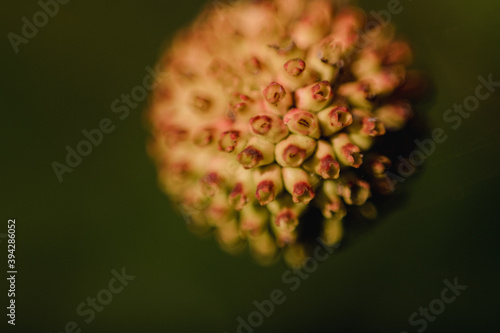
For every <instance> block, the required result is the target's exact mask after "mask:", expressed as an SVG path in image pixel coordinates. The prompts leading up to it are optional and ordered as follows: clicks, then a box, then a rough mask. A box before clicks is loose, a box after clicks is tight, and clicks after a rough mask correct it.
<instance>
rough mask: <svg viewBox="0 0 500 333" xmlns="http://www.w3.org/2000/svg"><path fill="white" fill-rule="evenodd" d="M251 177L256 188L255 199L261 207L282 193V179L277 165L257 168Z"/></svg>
mask: <svg viewBox="0 0 500 333" xmlns="http://www.w3.org/2000/svg"><path fill="white" fill-rule="evenodd" d="M253 176H254V183H255V184H256V187H257V192H256V193H255V197H256V198H257V200H259V203H260V204H261V205H262V206H264V205H267V204H268V203H270V202H272V201H273V200H274V199H275V198H276V197H277V196H278V194H280V193H281V192H282V191H283V178H282V175H281V168H280V166H279V165H277V164H272V165H268V166H266V167H262V168H257V169H255V171H254V173H253Z"/></svg>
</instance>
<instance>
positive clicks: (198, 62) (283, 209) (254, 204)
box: [148, 0, 414, 266]
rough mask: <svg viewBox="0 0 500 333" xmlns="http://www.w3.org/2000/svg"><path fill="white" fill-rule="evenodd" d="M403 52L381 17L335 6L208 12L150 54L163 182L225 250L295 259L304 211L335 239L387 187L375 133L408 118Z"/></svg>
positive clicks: (262, 5) (268, 259)
mask: <svg viewBox="0 0 500 333" xmlns="http://www.w3.org/2000/svg"><path fill="white" fill-rule="evenodd" d="M368 26H369V27H370V29H368V28H367V27H368ZM411 60H412V54H411V50H410V48H409V46H408V44H407V43H406V42H404V41H402V40H398V39H397V38H396V37H395V33H394V27H393V26H392V25H390V24H388V23H387V22H377V21H375V20H374V19H373V18H371V17H369V16H368V15H366V14H365V12H364V11H363V10H361V9H359V8H357V7H353V6H349V5H346V4H345V1H342V2H341V1H334V0H331V1H328V0H260V1H238V2H234V3H231V4H228V5H226V6H218V7H217V8H211V7H208V8H207V9H206V10H204V11H203V12H202V13H201V14H200V15H199V17H198V19H197V20H196V21H195V22H194V23H193V24H192V25H191V26H190V27H188V28H186V29H184V30H183V31H181V32H180V33H179V34H178V35H177V37H176V38H175V39H174V41H173V42H172V45H171V46H170V48H169V49H168V50H167V51H166V52H165V54H164V56H162V57H161V59H160V61H159V66H160V68H161V71H162V72H165V73H167V75H164V76H163V80H162V81H161V82H160V84H159V85H158V87H157V88H156V89H155V92H154V94H153V98H152V102H151V106H150V108H149V112H148V121H149V123H150V124H151V134H152V135H151V137H152V138H151V141H150V144H149V152H150V155H151V156H152V158H153V159H154V160H155V161H156V165H157V169H158V179H159V182H160V184H161V187H162V189H163V190H164V191H165V192H166V193H167V194H168V195H169V196H170V197H171V199H172V200H173V201H175V202H177V203H178V204H179V207H180V208H181V211H182V212H183V214H184V216H185V217H186V219H187V221H188V226H189V228H190V229H191V230H193V231H194V232H197V233H202V234H205V233H213V234H214V237H215V239H216V240H217V242H218V243H219V244H220V246H221V248H222V249H224V250H226V251H228V252H230V253H238V252H240V251H241V250H243V249H244V248H245V247H248V248H249V250H250V253H251V254H252V256H253V257H254V258H255V259H256V260H257V261H258V262H259V263H261V264H270V263H273V262H275V261H276V260H277V259H278V258H279V257H280V255H281V254H283V257H284V258H285V260H286V261H287V263H288V264H289V265H292V266H300V265H301V264H302V263H303V262H304V260H305V259H306V258H307V256H308V255H310V252H309V251H310V246H309V245H308V244H307V242H308V239H310V237H309V238H308V237H304V233H305V230H308V228H310V225H313V224H314V223H311V221H309V220H307V219H306V218H304V217H305V216H306V215H307V214H308V213H310V212H312V211H315V210H316V211H318V212H319V214H321V215H322V220H321V221H318V222H321V223H320V224H319V228H316V229H317V230H316V231H315V232H316V234H315V236H316V238H318V237H319V238H321V240H322V241H323V242H324V243H325V244H327V245H328V246H335V245H336V244H338V243H339V242H340V241H341V240H342V235H343V233H344V229H343V224H344V223H345V217H346V216H349V214H352V212H354V211H356V210H360V212H361V213H362V215H363V216H368V215H369V216H371V217H374V216H376V209H375V206H374V205H373V204H372V203H371V202H370V198H371V197H372V196H373V195H374V194H375V193H378V192H380V193H382V194H388V193H390V192H393V185H394V184H392V183H391V180H390V178H389V176H388V172H389V170H390V168H391V166H392V165H393V161H391V159H390V158H389V157H387V156H385V155H384V151H381V150H380V147H381V143H383V142H384V141H381V139H382V138H385V137H387V134H388V133H393V132H396V131H402V130H404V129H405V126H406V124H407V122H408V121H409V120H410V118H411V117H412V114H413V113H412V107H411V104H410V102H409V101H408V100H406V99H405V97H404V96H403V95H401V94H400V92H401V91H405V90H408V88H405V87H406V84H407V81H408V80H407V67H408V66H409V65H410V63H411ZM412 84H414V83H412ZM394 162H395V161H394ZM308 234H309V235H310V234H311V232H310V231H308ZM313 236H314V235H313ZM313 239H314V238H313Z"/></svg>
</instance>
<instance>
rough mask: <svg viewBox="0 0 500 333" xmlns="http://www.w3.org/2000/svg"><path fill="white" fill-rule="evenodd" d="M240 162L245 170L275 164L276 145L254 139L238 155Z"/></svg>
mask: <svg viewBox="0 0 500 333" xmlns="http://www.w3.org/2000/svg"><path fill="white" fill-rule="evenodd" d="M238 162H240V164H241V165H242V166H243V167H244V168H245V169H252V168H255V167H258V166H263V165H268V164H271V163H273V162H274V145H273V144H272V143H271V142H269V141H267V140H263V139H260V138H257V137H253V138H251V139H250V140H249V141H248V144H247V146H246V148H245V149H243V151H242V152H241V153H239V154H238Z"/></svg>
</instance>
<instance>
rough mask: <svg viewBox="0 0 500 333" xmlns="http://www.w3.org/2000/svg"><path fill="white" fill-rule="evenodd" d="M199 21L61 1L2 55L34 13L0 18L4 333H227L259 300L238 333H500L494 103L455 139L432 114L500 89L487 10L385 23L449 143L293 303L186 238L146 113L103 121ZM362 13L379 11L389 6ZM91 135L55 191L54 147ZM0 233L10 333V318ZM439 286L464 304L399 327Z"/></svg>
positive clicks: (272, 282) (480, 5)
mask: <svg viewBox="0 0 500 333" xmlns="http://www.w3.org/2000/svg"><path fill="white" fill-rule="evenodd" d="M218 3H219V4H220V3H224V2H221V1H219V2H218ZM205 4H206V2H205V1H202V0H190V1H183V2H178V1H152V0H144V1H117V0H113V1H111V0H110V1H105V2H104V1H78V0H73V1H70V2H69V3H67V4H64V5H60V8H59V12H58V13H57V14H56V15H54V17H53V18H50V19H49V20H48V22H47V24H46V25H44V26H43V27H41V28H39V29H38V30H39V31H38V32H37V33H36V35H35V36H34V37H33V38H29V39H27V40H25V41H23V43H21V44H19V52H18V53H15V51H14V48H13V47H12V45H11V42H10V41H9V37H8V34H9V33H10V32H13V33H15V34H18V35H21V28H22V26H23V24H24V22H23V21H22V18H23V17H27V18H29V20H30V21H32V17H33V15H34V14H35V13H36V12H38V11H40V8H41V7H40V5H39V4H38V3H37V1H34V0H29V1H14V0H9V1H6V0H1V1H0V13H1V14H0V16H1V19H0V33H1V34H3V36H4V37H3V38H2V42H1V43H0V80H1V81H0V82H1V89H0V109H1V117H2V120H1V122H0V128H1V129H0V133H1V137H2V142H1V144H2V146H1V170H2V172H1V176H0V177H1V186H0V187H1V194H0V195H1V197H0V202H1V208H2V209H1V218H0V241H1V243H0V249H1V251H0V270H1V272H0V276H2V277H3V278H2V280H3V281H4V282H3V283H2V284H0V285H1V288H2V290H0V295H2V296H0V302H1V304H0V309H1V310H0V314H1V316H0V331H1V332H5V331H7V332H10V331H12V332H14V331H15V332H34V331H35V330H36V332H53V333H55V332H79V331H78V330H81V332H222V333H223V332H236V331H237V328H238V325H239V323H238V321H237V318H238V317H240V316H241V317H242V318H244V319H245V321H248V316H249V315H250V314H251V313H252V312H253V311H255V310H256V308H255V305H254V304H253V302H254V300H257V301H259V302H260V301H263V300H266V299H269V298H270V293H271V292H272V291H273V290H274V289H280V290H282V291H283V292H284V296H285V297H286V301H285V302H284V303H283V304H281V305H277V306H276V307H275V309H274V312H273V314H272V315H271V316H269V317H268V318H267V317H266V318H264V320H263V323H262V324H261V325H260V326H259V327H258V328H255V329H248V328H242V329H240V331H241V332H250V331H252V330H253V331H255V332H398V333H399V332H403V331H406V332H417V330H418V329H420V331H421V332H423V331H424V330H425V331H427V332H471V331H476V332H498V330H499V329H500V323H499V322H498V310H499V306H498V300H499V297H500V292H499V288H498V285H497V284H498V281H499V280H500V271H499V267H498V266H499V265H498V264H499V260H498V254H499V249H498V239H499V234H500V227H499V225H498V222H499V218H498V216H499V214H498V212H497V209H498V199H499V195H498V193H499V188H500V177H499V163H500V155H499V154H500V150H499V145H500V134H499V130H500V127H499V124H497V121H499V120H500V116H499V115H498V112H499V110H498V107H499V105H500V88H499V87H497V88H496V89H497V90H498V91H496V92H494V93H493V94H492V95H491V97H489V98H488V99H486V100H484V101H481V102H480V105H479V108H478V109H477V111H475V112H473V113H471V114H470V116H469V118H467V119H463V123H462V124H461V126H460V127H459V128H457V129H456V130H454V129H452V128H451V126H450V125H451V124H450V123H446V122H445V121H444V120H443V114H444V113H445V111H446V110H447V109H449V108H451V107H453V105H454V104H455V103H457V104H462V103H463V101H464V99H465V98H466V97H468V96H470V95H473V94H474V93H475V89H476V86H477V85H478V84H479V83H480V82H479V80H478V77H479V76H483V77H484V78H488V76H489V75H492V78H493V80H494V81H497V82H499V81H500V65H499V60H498V59H499V57H498V55H499V51H500V46H499V45H500V44H499V40H498V36H497V35H498V31H499V29H500V21H498V19H497V16H498V13H499V12H500V2H498V1H496V0H483V1H471V2H459V3H457V1H452V0H442V1H439V2H437V1H430V0H415V1H411V0H401V4H402V6H403V8H404V10H403V11H402V12H401V13H400V14H398V15H395V16H393V17H392V18H391V20H392V22H393V23H395V24H396V26H397V28H398V31H399V33H401V34H403V35H404V36H406V37H407V38H409V39H410V40H411V41H412V45H413V46H414V49H415V54H416V62H415V66H414V67H415V68H420V69H423V70H425V71H426V72H427V74H428V75H429V76H430V77H431V78H432V81H433V84H434V86H435V91H436V93H435V95H434V96H433V97H432V101H431V102H429V103H427V104H426V109H425V110H423V112H424V113H425V116H426V117H428V122H429V126H430V129H434V128H442V129H443V130H444V131H445V133H446V135H448V140H447V141H446V142H445V143H443V144H440V145H438V146H437V147H436V151H435V153H434V154H432V156H430V157H429V158H428V160H427V161H426V163H425V166H424V168H423V169H422V170H421V171H420V172H419V174H418V175H415V176H412V177H410V178H409V179H408V181H406V182H405V184H404V192H405V193H406V195H407V198H406V199H405V201H404V203H403V204H400V203H399V201H396V200H395V202H398V203H397V204H395V205H394V207H393V209H392V210H391V212H390V213H389V214H386V215H384V216H383V217H382V218H380V219H379V220H378V221H377V226H376V227H375V228H371V229H370V231H369V232H367V233H364V234H363V235H362V236H361V237H359V238H358V239H357V240H356V242H354V243H352V244H350V246H349V247H346V248H344V249H343V250H342V251H340V252H338V253H335V254H334V255H332V256H331V257H330V258H329V259H328V260H327V261H326V262H324V263H321V264H320V265H319V268H318V269H317V270H315V271H314V272H313V273H311V274H310V275H309V276H308V277H307V279H304V280H300V281H301V284H300V286H299V288H298V289H297V290H295V291H292V290H290V284H286V283H284V282H283V279H282V275H283V274H284V273H286V271H287V270H288V268H287V267H286V266H285V265H284V264H283V263H282V262H280V263H278V264H276V265H275V266H272V267H267V268H263V267H260V266H258V265H256V264H255V263H254V262H253V261H252V259H251V258H250V257H249V256H248V255H247V254H244V255H242V256H239V257H232V256H230V255H227V254H225V253H223V252H222V251H221V250H220V249H219V248H218V247H217V245H216V243H215V241H214V240H213V239H202V240H201V239H198V238H197V237H196V236H194V235H192V234H191V233H190V232H188V230H187V228H186V226H185V223H184V221H183V218H182V216H181V215H180V214H179V212H178V211H177V210H176V208H175V207H173V206H172V204H170V203H169V201H168V199H167V197H166V196H165V195H164V194H163V193H161V192H160V190H159V189H158V187H157V184H156V175H155V168H154V165H153V163H152V162H151V161H150V160H149V158H148V157H147V155H146V151H145V143H146V139H147V136H148V134H147V132H146V130H145V128H144V126H143V122H142V113H143V110H144V109H145V108H146V106H147V101H146V100H144V101H143V102H142V103H140V104H139V105H137V106H135V107H131V108H130V114H129V116H128V117H125V119H120V118H119V114H116V113H113V112H112V111H111V103H112V102H113V101H114V100H115V99H117V98H120V96H121V95H122V94H130V92H131V90H132V89H133V88H134V87H136V86H138V85H141V84H142V80H143V78H144V77H145V76H146V75H147V74H148V71H147V69H146V68H147V67H148V66H150V67H151V68H153V67H154V64H155V62H156V60H157V59H158V57H159V55H160V54H161V50H162V49H163V48H164V45H165V42H166V41H167V40H168V37H171V36H172V34H173V33H174V32H175V31H176V30H177V29H179V28H180V27H183V26H185V25H187V24H188V23H189V22H190V21H191V20H192V19H193V18H194V17H195V16H196V15H197V13H198V12H199V11H200V9H201V8H203V6H204V5H205ZM358 4H359V5H360V6H361V7H363V8H364V9H365V10H367V11H370V10H374V11H379V10H385V9H387V6H388V1H387V0H385V1H382V0H359V2H358ZM32 33H33V32H32ZM11 36H12V35H11ZM104 118H109V119H110V120H111V122H112V124H113V126H114V127H113V128H114V130H113V131H112V132H111V133H109V134H105V135H104V137H103V140H102V143H101V144H100V145H98V146H97V147H94V148H93V151H92V153H91V154H90V155H89V156H88V157H85V158H84V159H83V160H82V161H81V163H80V164H79V165H78V166H77V167H75V168H74V170H73V171H72V172H71V173H65V174H64V176H63V181H62V182H59V180H58V178H57V177H56V175H55V173H54V171H53V168H52V163H53V162H54V161H58V162H60V163H65V162H64V160H65V158H66V154H67V152H66V149H65V147H66V146H68V145H69V146H71V147H73V148H75V147H76V145H77V144H78V143H79V142H80V141H81V140H82V139H84V138H85V137H84V136H83V134H82V131H83V130H85V129H86V130H89V131H90V130H92V129H94V128H98V127H99V126H100V122H101V121H102V119H104ZM10 218H15V219H16V225H17V229H16V232H17V233H16V236H17V238H16V242H17V247H16V256H17V257H16V260H17V268H18V276H17V281H16V282H17V283H16V305H17V306H16V310H17V316H16V326H15V327H11V326H10V325H7V323H6V322H7V318H6V316H5V309H6V307H7V305H8V303H7V302H8V300H7V296H6V293H7V289H8V285H7V283H6V282H5V281H6V280H5V275H6V273H5V272H6V260H7V258H6V257H7V249H6V244H7V242H6V239H5V238H3V237H5V234H6V233H7V220H8V219H10ZM123 268H125V272H126V274H127V275H129V276H135V278H133V280H132V278H131V277H130V278H129V279H130V280H129V281H127V282H125V283H128V285H127V286H126V287H124V289H123V290H122V291H121V292H119V293H117V294H114V295H113V296H112V300H108V299H107V298H106V297H107V296H109V295H110V294H109V293H107V292H106V291H102V290H103V289H104V290H105V289H108V288H109V286H108V283H109V282H110V281H111V279H112V278H113V276H114V275H113V274H121V272H122V269H123ZM113 270H115V273H113V272H112V271H113ZM445 279H448V280H449V281H450V282H452V283H453V281H454V279H457V281H458V283H459V284H460V285H466V286H467V289H466V290H465V291H462V292H461V295H460V296H458V297H457V298H456V300H455V301H453V302H452V303H451V304H447V305H446V307H445V309H444V311H443V312H442V313H441V314H440V315H438V316H437V317H436V318H435V319H433V321H430V320H428V324H426V325H425V326H426V327H425V329H424V325H423V324H422V323H420V324H418V325H415V324H414V325H413V326H412V325H411V324H410V323H409V317H410V316H411V315H412V314H413V313H414V312H418V311H419V308H420V307H428V306H429V303H431V302H432V301H433V300H435V299H439V298H440V297H441V291H442V290H443V288H445V287H446V285H445V284H444V282H443V281H444V280H445ZM117 285H118V284H117ZM3 288H5V289H3ZM98 294H99V296H100V297H101V299H104V300H106V302H109V304H107V305H106V306H104V307H103V308H100V309H99V310H100V311H98V310H96V311H95V312H94V316H92V315H91V314H90V313H92V311H90V312H89V311H88V309H90V307H88V306H87V305H85V303H86V302H87V298H88V297H90V298H95V297H96V296H98ZM81 303H84V305H85V306H84V307H83V308H80V313H79V312H78V310H77V308H78V307H79V306H80V304H81ZM86 310H87V312H86V314H85V315H81V311H86ZM415 318H416V319H419V318H423V317H421V316H420V315H419V317H415ZM415 318H414V319H415ZM86 320H87V321H88V322H86ZM71 322H74V324H73V323H71ZM68 323H69V324H68Z"/></svg>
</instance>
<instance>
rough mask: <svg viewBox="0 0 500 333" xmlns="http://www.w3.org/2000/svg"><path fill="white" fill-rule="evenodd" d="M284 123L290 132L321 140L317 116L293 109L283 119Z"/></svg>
mask: <svg viewBox="0 0 500 333" xmlns="http://www.w3.org/2000/svg"><path fill="white" fill-rule="evenodd" d="M283 122H284V123H285V124H286V125H287V126H288V129H289V130H290V132H292V133H295V134H301V135H306V136H310V137H311V138H314V139H319V137H320V135H321V134H320V131H319V125H318V118H317V117H316V115H315V114H313V113H311V112H308V111H303V110H299V109H292V110H290V111H288V112H287V114H286V115H285V116H284V117H283Z"/></svg>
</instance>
